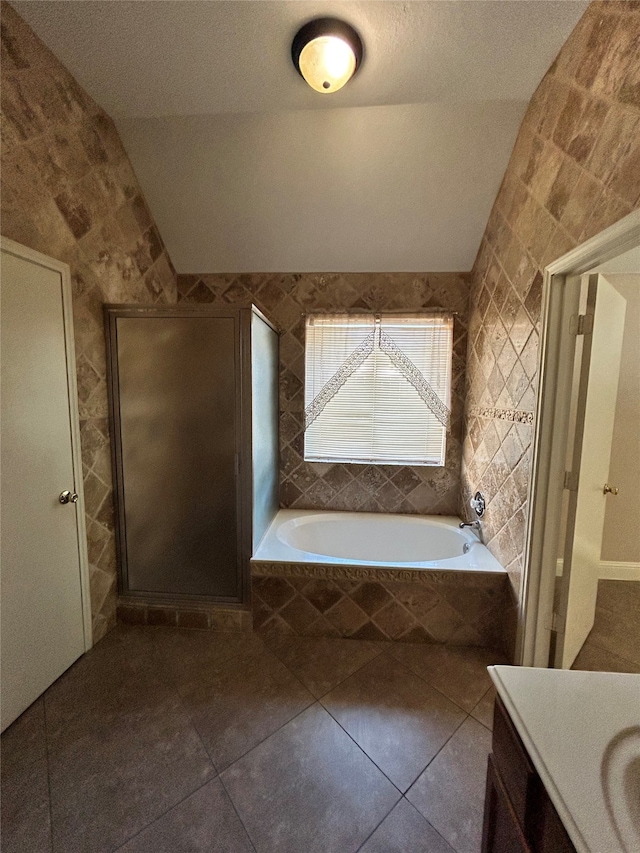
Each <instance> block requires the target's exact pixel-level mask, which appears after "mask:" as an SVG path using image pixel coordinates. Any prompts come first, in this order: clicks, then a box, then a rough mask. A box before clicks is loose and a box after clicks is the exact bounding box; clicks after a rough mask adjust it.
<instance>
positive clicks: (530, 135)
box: [462, 2, 640, 628]
mask: <svg viewBox="0 0 640 853" xmlns="http://www.w3.org/2000/svg"><path fill="white" fill-rule="evenodd" d="M639 205H640V4H639V3H637V2H603V3H599V2H598V3H592V4H591V5H590V6H589V8H588V9H587V12H586V13H585V15H584V16H583V18H582V19H581V20H580V22H579V23H578V25H577V27H576V28H575V30H574V31H573V33H572V35H571V36H570V37H569V39H568V40H567V42H566V43H565V45H564V46H563V48H562V50H561V51H560V53H559V55H558V57H557V59H556V60H555V62H554V63H553V65H552V66H551V68H550V69H549V71H548V73H547V74H546V75H545V77H544V79H543V80H542V82H541V84H540V86H539V87H538V89H537V91H536V92H535V94H534V96H533V98H532V100H531V103H530V104H529V108H528V110H527V112H526V115H525V117H524V120H523V123H522V127H521V129H520V132H519V135H518V138H517V141H516V144H515V147H514V150H513V153H512V156H511V160H510V162H509V166H508V168H507V171H506V173H505V176H504V179H503V182H502V186H501V189H500V192H499V193H498V197H497V199H496V201H495V204H494V207H493V210H492V213H491V216H490V218H489V222H488V224H487V228H486V231H485V234H484V238H483V240H482V243H481V246H480V251H479V254H478V257H477V259H476V262H475V266H474V269H473V271H472V285H471V305H472V309H471V314H470V319H469V347H468V355H467V372H468V397H467V402H466V427H465V437H464V449H463V461H462V487H463V488H462V493H463V499H464V500H465V501H466V500H467V499H468V498H469V497H470V495H471V494H472V493H473V492H474V491H475V489H476V488H479V489H481V490H483V491H484V492H485V493H486V496H487V498H488V500H489V505H488V511H487V515H486V523H485V527H486V532H487V538H488V544H489V548H490V550H491V551H492V552H493V554H494V555H495V556H496V557H497V558H498V560H500V562H502V563H503V565H505V566H506V567H507V568H508V571H509V577H510V580H511V590H512V593H513V599H514V603H515V602H516V601H517V600H518V598H519V596H520V592H521V579H522V568H523V562H522V561H523V551H524V544H525V514H526V510H527V506H526V504H527V486H528V482H529V468H530V464H531V452H530V445H531V440H532V424H533V412H534V409H535V399H536V370H537V358H538V340H539V334H540V304H541V296H542V274H543V270H544V267H545V266H546V265H547V264H549V263H550V262H551V261H553V260H555V259H556V258H559V257H560V256H562V255H563V254H565V253H566V252H567V251H569V250H570V249H572V248H573V247H575V246H577V245H578V244H580V243H581V242H584V241H585V240H587V239H589V238H590V237H593V236H594V235H595V234H597V233H598V232H600V231H602V230H603V229H604V228H606V227H608V226H609V225H611V224H613V223H614V222H616V221H618V220H619V219H621V218H622V217H623V216H625V215H626V214H628V213H630V212H631V211H632V210H634V209H636V208H637V207H638V206H639ZM514 627H515V625H514V623H513V621H512V628H514Z"/></svg>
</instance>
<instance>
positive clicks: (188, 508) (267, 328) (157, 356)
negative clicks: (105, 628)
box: [105, 305, 278, 606]
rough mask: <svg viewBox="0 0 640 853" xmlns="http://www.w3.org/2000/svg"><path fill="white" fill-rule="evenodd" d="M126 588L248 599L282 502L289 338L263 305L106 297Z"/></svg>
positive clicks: (191, 598) (165, 596) (224, 600)
mask: <svg viewBox="0 0 640 853" xmlns="http://www.w3.org/2000/svg"><path fill="white" fill-rule="evenodd" d="M105 322H106V330H107V348H108V367H109V400H110V418H111V434H112V448H113V472H114V487H115V496H116V532H117V544H118V556H119V593H120V595H121V596H125V597H128V598H138V599H143V600H145V601H147V602H148V603H169V602H170V603H172V604H173V605H174V606H176V605H178V606H179V605H180V603H181V602H189V603H191V604H193V603H198V602H199V603H204V604H206V603H212V602H215V603H218V604H228V605H230V606H242V605H246V604H247V603H248V596H249V589H250V583H249V560H250V558H251V554H252V551H253V548H254V545H256V544H257V543H258V542H259V541H260V539H261V538H262V535H263V534H264V532H265V530H266V528H267V527H268V525H269V524H270V522H271V520H272V519H273V517H274V515H275V513H276V511H277V508H278V385H277V378H278V335H277V333H276V330H275V329H274V327H273V326H272V325H271V324H270V323H269V321H268V320H267V319H266V318H265V317H264V316H263V315H262V314H260V312H259V311H258V310H257V309H256V308H255V307H253V306H249V307H246V308H244V307H243V308H238V307H227V308H217V307H216V308H214V307H209V306H200V305H197V306H191V305H187V306H180V307H176V306H171V307H169V306H162V307H159V306H155V305H154V306H141V305H106V306H105Z"/></svg>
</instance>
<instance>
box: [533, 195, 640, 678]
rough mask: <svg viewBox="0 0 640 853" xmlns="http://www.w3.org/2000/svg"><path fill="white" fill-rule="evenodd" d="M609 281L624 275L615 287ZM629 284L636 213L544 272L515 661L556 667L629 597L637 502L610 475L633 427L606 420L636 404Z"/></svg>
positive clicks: (634, 264)
mask: <svg viewBox="0 0 640 853" xmlns="http://www.w3.org/2000/svg"><path fill="white" fill-rule="evenodd" d="M618 276H626V277H627V279H626V281H625V282H624V288H623V279H622V278H618ZM635 288H637V290H638V291H640V211H636V212H634V213H633V214H631V215H629V216H628V217H626V218H625V219H624V220H621V221H620V222H619V223H617V224H616V225H614V226H612V227H611V228H609V229H607V230H606V231H604V232H602V233H601V234H600V235H597V236H596V237H595V238H593V239H592V240H590V241H588V243H585V244H583V245H582V246H579V247H578V248H577V249H575V250H574V251H572V252H571V253H569V254H568V255H566V256H564V257H563V258H560V259H559V260H558V261H556V262H554V263H553V264H552V265H551V266H550V267H548V268H547V270H546V271H545V288H544V296H543V306H542V334H541V352H540V363H539V376H540V387H539V390H538V406H537V419H536V430H535V438H534V452H533V466H532V478H531V483H530V492H529V505H530V513H529V526H528V534H527V551H526V559H525V564H526V568H525V578H524V589H525V594H524V596H523V601H522V604H521V614H520V625H521V631H520V634H519V638H518V641H519V655H518V659H519V661H520V662H521V663H522V664H524V665H526V666H542V667H546V666H549V665H551V666H556V667H562V668H568V667H569V666H571V665H572V664H573V663H574V661H575V660H576V658H577V656H578V655H579V653H580V650H581V649H582V647H583V645H584V644H585V641H587V638H588V637H589V636H590V635H592V632H594V631H595V632H596V634H597V635H598V636H599V637H600V641H601V642H602V630H605V628H604V627H603V626H606V624H607V623H608V624H609V625H610V626H611V625H613V624H614V622H615V621H616V619H617V618H618V617H619V615H620V614H619V613H615V614H614V613H613V612H612V611H611V608H612V607H614V606H615V605H614V604H613V602H614V601H616V600H617V601H620V600H625V599H629V600H632V599H633V596H629V595H627V594H626V593H627V592H628V591H629V590H630V589H631V587H624V586H623V587H620V584H626V583H629V584H635V573H634V571H633V568H634V566H633V564H634V563H636V562H637V561H636V560H632V559H631V558H630V557H629V554H631V553H632V552H633V554H635V551H634V548H635V547H636V545H637V546H638V549H640V538H636V537H635V536H634V533H636V534H637V531H638V530H640V501H639V499H638V497H637V495H636V493H635V491H632V490H631V489H630V487H629V485H628V481H627V480H626V478H625V485H624V486H622V487H621V486H620V484H619V483H618V484H616V483H615V482H614V480H615V479H618V480H620V477H621V466H622V468H623V469H625V470H627V469H630V468H631V467H632V466H631V465H630V464H625V460H630V458H631V456H632V455H633V456H634V457H635V458H636V459H637V458H638V456H640V446H639V445H638V441H639V440H638V437H637V433H638V431H637V426H636V428H635V430H633V431H632V432H631V433H629V435H628V438H625V437H624V435H622V437H621V430H623V424H622V421H621V419H620V418H618V408H619V406H618V403H620V408H621V409H625V408H628V406H627V405H626V404H627V403H634V401H636V402H637V399H638V397H640V387H639V388H637V389H636V391H635V393H633V390H632V389H630V386H631V385H632V384H633V382H634V379H633V376H632V375H631V373H632V366H631V365H632V362H633V360H634V358H635V359H637V351H636V350H635V349H634V345H633V343H632V341H633V340H634V339H635V340H636V341H637V338H638V326H637V320H636V319H635V318H636V316H637V315H634V311H635V305H636V300H635V295H636V290H635ZM623 289H625V292H626V295H625V293H623V292H621V291H622V290H623ZM629 293H631V294H632V295H633V297H634V298H627V297H628V296H629ZM629 303H631V306H632V307H631V308H630V309H629V307H628V304H629ZM625 316H626V321H627V322H628V323H629V326H630V327H632V326H633V325H634V323H636V326H635V329H633V330H632V331H631V332H630V333H629V332H625ZM625 337H626V338H627V340H626V344H625V342H624V339H625ZM623 351H625V356H623ZM634 352H635V356H634ZM619 385H620V389H619V388H618V386H619ZM619 390H620V393H619ZM632 412H633V407H632ZM632 412H631V413H630V412H628V411H627V412H626V414H627V415H629V414H632ZM616 421H620V423H616ZM620 482H622V480H620ZM616 489H617V491H618V494H615V490H616ZM621 499H622V500H621ZM616 501H617V504H616ZM623 502H624V504H625V506H626V509H624V508H623V507H622V503H623ZM624 516H627V517H626V518H624ZM623 557H624V559H623ZM623 563H624V564H625V565H623ZM638 580H640V577H639V578H638ZM635 590H636V587H635V586H634V587H633V591H635ZM603 601H604V602H608V604H607V608H608V611H607V612H605V611H604V610H603V608H602V602H603ZM597 617H600V619H599V620H598V618H597ZM614 617H615V618H614ZM635 621H636V622H637V621H638V617H637V615H636V617H635ZM594 623H595V627H594ZM600 623H602V624H600ZM591 639H592V640H593V636H592V637H591ZM603 659H604V658H603ZM584 661H585V658H584V656H583V659H582V662H583V664H584ZM577 664H578V665H579V664H580V659H578V661H577ZM585 668H586V666H585ZM593 668H596V667H595V666H594V667H593ZM602 668H605V667H604V666H603V667H602ZM607 668H610V667H607Z"/></svg>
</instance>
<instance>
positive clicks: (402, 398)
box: [304, 314, 453, 465]
mask: <svg viewBox="0 0 640 853" xmlns="http://www.w3.org/2000/svg"><path fill="white" fill-rule="evenodd" d="M452 345H453V317H452V316H451V315H448V314H414V315H410V316H409V315H404V316H397V315H384V314H383V315H381V316H379V317H374V316H373V315H370V314H366V315H365V314H326V315H325V314H316V315H312V316H309V317H307V321H306V340H305V444H304V458H305V459H306V460H308V461H312V462H314V461H315V462H360V463H363V462H377V463H384V464H387V465H444V458H445V447H446V434H447V431H448V427H449V416H450V412H449V409H450V405H451V358H452Z"/></svg>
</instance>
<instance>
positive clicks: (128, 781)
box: [49, 692, 215, 853]
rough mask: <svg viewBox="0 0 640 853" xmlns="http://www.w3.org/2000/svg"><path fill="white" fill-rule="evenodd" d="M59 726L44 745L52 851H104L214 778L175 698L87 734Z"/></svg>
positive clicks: (78, 724) (79, 726)
mask: <svg viewBox="0 0 640 853" xmlns="http://www.w3.org/2000/svg"><path fill="white" fill-rule="evenodd" d="M60 725H61V728H60V730H59V733H58V736H57V737H56V739H55V741H50V744H49V772H50V783H51V811H52V823H53V836H54V845H55V848H56V850H61V851H64V853H76V851H78V853H80V851H82V853H86V851H91V853H102V851H105V853H106V851H112V850H114V849H116V848H117V847H118V846H119V845H121V844H123V843H124V842H125V841H126V840H127V839H128V838H131V836H132V835H134V834H135V833H137V832H139V831H140V830H141V829H143V828H144V827H145V826H147V825H148V824H149V823H150V822H151V821H153V820H155V819H156V818H157V817H159V816H160V815H162V814H164V812H166V811H167V809H169V808H171V807H172V806H174V805H176V804H177V803H179V802H180V801H181V800H182V799H184V798H185V797H186V796H188V795H189V794H190V793H192V792H193V791H194V790H196V789H197V788H199V787H200V786H201V785H202V784H204V783H205V782H206V781H207V780H208V779H210V778H212V777H214V776H215V770H214V768H213V765H212V763H211V761H210V759H209V757H208V755H207V753H206V751H205V749H204V747H203V745H202V742H201V741H200V738H199V737H198V734H197V732H196V731H195V729H194V727H193V725H192V723H191V721H190V720H189V718H188V716H187V714H186V712H185V710H184V708H183V706H182V703H181V702H180V699H179V697H178V696H177V695H172V694H170V693H168V692H165V694H164V696H163V697H162V698H160V696H159V694H158V698H157V700H156V702H155V704H154V705H153V707H146V708H144V709H140V708H139V707H136V708H135V709H134V710H133V711H130V712H127V711H123V713H122V714H121V715H120V717H119V719H118V720H117V722H114V723H113V724H112V725H109V726H100V727H99V728H92V727H91V726H88V725H83V723H82V720H81V719H80V720H77V719H76V720H75V721H74V731H75V732H76V734H75V735H74V736H71V735H70V734H69V733H68V732H66V731H65V730H64V727H63V726H62V724H60Z"/></svg>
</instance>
